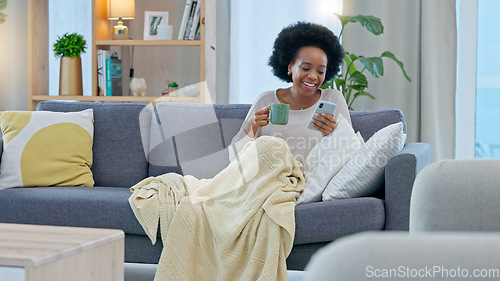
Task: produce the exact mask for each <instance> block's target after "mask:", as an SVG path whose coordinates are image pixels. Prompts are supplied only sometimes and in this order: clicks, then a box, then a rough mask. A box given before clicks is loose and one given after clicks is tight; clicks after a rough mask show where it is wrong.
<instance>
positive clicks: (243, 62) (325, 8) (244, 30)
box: [228, 0, 342, 103]
mask: <svg viewBox="0 0 500 281" xmlns="http://www.w3.org/2000/svg"><path fill="white" fill-rule="evenodd" d="M341 9H342V0H308V1H305V0H272V1H269V0H253V1H231V7H230V11H231V12H230V14H231V18H230V38H231V43H230V67H229V98H228V102H229V103H252V102H253V101H254V100H255V98H257V96H258V95H259V94H260V93H262V92H264V91H268V90H273V89H276V88H280V87H288V86H289V85H288V84H286V83H283V82H281V81H280V80H278V78H276V77H274V76H273V74H272V73H271V68H270V67H269V66H268V65H267V62H268V59H269V56H270V55H271V52H272V47H273V43H274V39H275V38H276V36H277V35H278V33H279V32H280V31H281V29H283V27H285V26H287V25H290V24H292V23H294V22H296V21H309V22H314V23H318V24H322V25H324V26H326V27H328V28H330V29H331V30H332V31H333V32H334V33H335V34H338V33H339V31H340V22H338V20H337V18H336V17H335V16H334V15H333V13H340V12H341Z"/></svg>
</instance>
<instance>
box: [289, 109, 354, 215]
mask: <svg viewBox="0 0 500 281" xmlns="http://www.w3.org/2000/svg"><path fill="white" fill-rule="evenodd" d="M363 144H364V141H363V138H362V137H361V136H360V135H359V134H356V133H355V132H354V130H353V129H352V127H351V125H350V124H349V122H348V121H347V120H346V119H345V118H344V117H343V116H342V114H340V115H339V116H338V117H337V125H336V127H335V130H333V132H332V133H331V134H329V135H328V136H325V137H324V138H323V139H322V140H321V141H320V142H319V143H318V144H317V145H315V146H314V147H313V149H312V150H311V152H309V154H308V155H307V157H306V161H305V162H304V176H305V178H306V185H305V187H304V191H302V193H301V194H300V196H299V198H298V199H297V204H298V205H299V204H303V203H310V202H318V201H321V194H322V193H323V191H324V190H325V188H326V186H327V184H328V182H329V181H330V179H331V178H332V177H333V176H335V174H336V173H337V172H338V171H339V170H340V169H342V167H344V165H345V163H347V162H348V161H349V159H351V157H352V155H353V154H354V153H356V151H358V150H359V149H360V148H361V147H362V145H363Z"/></svg>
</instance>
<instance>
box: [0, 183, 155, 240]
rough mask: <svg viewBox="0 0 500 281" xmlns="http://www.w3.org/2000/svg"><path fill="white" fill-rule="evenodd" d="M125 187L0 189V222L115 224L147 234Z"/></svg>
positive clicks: (102, 225) (128, 231) (111, 226)
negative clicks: (132, 207) (131, 204)
mask: <svg viewBox="0 0 500 281" xmlns="http://www.w3.org/2000/svg"><path fill="white" fill-rule="evenodd" d="M130 194H131V193H130V190H129V189H128V188H115V187H32V188H10V189H3V190H0V214H2V215H1V216H0V222H3V223H24V224H45V225H60V226H76V227H95V228H114V229H121V230H123V231H124V232H125V233H130V234H139V235H146V234H145V233H144V231H143V230H142V227H141V225H140V224H139V222H137V220H136V219H135V216H134V213H133V212H132V209H131V208H130V205H129V203H128V198H129V196H130Z"/></svg>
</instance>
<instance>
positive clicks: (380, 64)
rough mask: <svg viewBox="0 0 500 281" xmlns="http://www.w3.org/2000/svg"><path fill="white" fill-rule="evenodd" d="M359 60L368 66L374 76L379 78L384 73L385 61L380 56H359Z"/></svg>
mask: <svg viewBox="0 0 500 281" xmlns="http://www.w3.org/2000/svg"><path fill="white" fill-rule="evenodd" d="M359 61H360V62H361V63H362V64H363V65H364V66H365V67H366V69H367V70H368V71H370V73H371V74H372V76H373V77H375V78H378V77H380V76H383V75H384V61H383V60H382V59H381V58H380V57H370V58H367V57H363V56H360V57H359Z"/></svg>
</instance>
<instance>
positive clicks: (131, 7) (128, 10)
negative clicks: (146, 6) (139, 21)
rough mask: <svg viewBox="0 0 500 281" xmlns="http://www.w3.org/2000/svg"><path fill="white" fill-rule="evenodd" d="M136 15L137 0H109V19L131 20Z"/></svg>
mask: <svg viewBox="0 0 500 281" xmlns="http://www.w3.org/2000/svg"><path fill="white" fill-rule="evenodd" d="M134 17H135V0H108V19H110V20H117V19H120V18H121V19H122V20H130V19H134Z"/></svg>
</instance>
